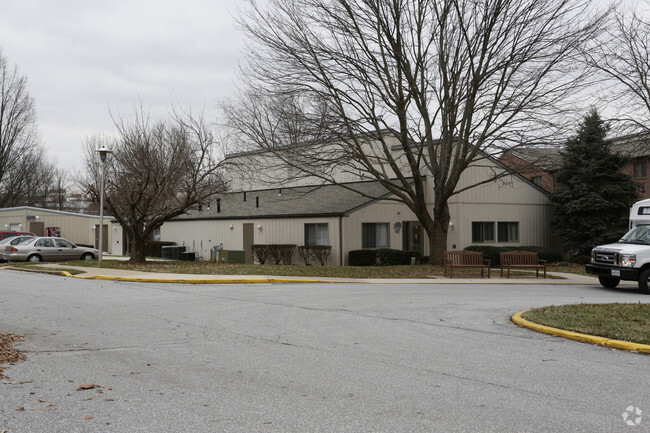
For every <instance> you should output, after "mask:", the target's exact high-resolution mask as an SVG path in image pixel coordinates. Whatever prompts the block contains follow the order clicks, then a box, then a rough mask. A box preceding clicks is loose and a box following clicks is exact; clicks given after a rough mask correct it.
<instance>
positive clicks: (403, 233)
mask: <svg viewBox="0 0 650 433" xmlns="http://www.w3.org/2000/svg"><path fill="white" fill-rule="evenodd" d="M504 169H505V167H504V166H503V165H502V164H500V163H499V162H497V161H494V160H491V159H487V160H483V161H481V166H480V167H472V168H470V169H468V170H466V171H465V173H464V174H463V177H462V178H461V182H460V184H459V190H460V189H462V188H463V187H464V186H467V185H473V184H476V183H479V182H480V181H481V180H483V179H488V178H491V177H492V176H493V174H494V172H495V171H496V170H501V171H503V170H504ZM425 182H426V183H427V185H426V187H425V190H426V191H428V193H429V194H432V191H433V186H432V185H430V184H429V183H430V182H432V180H431V179H430V178H427V179H426V180H425ZM279 184H281V182H279ZM248 185H249V186H251V188H250V189H248V190H240V191H238V192H233V193H228V194H222V195H220V196H218V197H217V198H216V199H215V200H214V201H212V202H211V203H209V204H206V205H204V206H202V207H201V209H200V210H195V211H192V212H190V213H188V214H187V215H184V216H182V217H179V218H177V219H175V220H174V221H170V222H167V223H165V224H164V225H163V226H162V227H161V230H160V232H161V240H163V241H173V242H176V243H177V245H185V246H186V247H187V249H188V251H194V252H196V255H197V258H198V259H205V260H207V259H210V251H211V249H212V248H214V247H216V246H218V247H220V248H222V249H225V250H243V251H245V252H246V257H247V262H249V263H252V262H253V254H252V245H254V244H294V245H298V246H300V245H329V246H331V247H332V253H331V256H330V260H329V264H330V265H334V266H336V265H345V264H347V261H348V253H349V252H350V251H352V250H357V249H363V248H384V247H385V248H393V249H400V250H418V251H421V252H422V253H423V254H424V255H428V251H429V244H428V238H427V235H426V233H425V231H424V230H423V228H422V226H421V225H420V223H419V222H418V221H417V219H416V218H415V215H414V214H413V213H412V212H411V210H410V209H408V207H407V206H406V205H404V204H402V203H399V202H396V201H394V200H390V198H391V196H390V195H389V194H386V190H385V189H383V187H382V186H381V185H379V184H378V183H377V182H355V183H349V184H344V185H343V186H340V185H326V186H318V187H317V186H306V185H303V186H292V187H288V188H287V187H282V188H280V187H274V188H269V187H267V188H259V189H256V188H254V186H257V187H259V186H261V185H253V183H252V182H251V183H248ZM294 185H295V183H294ZM237 186H238V187H239V188H244V187H245V185H244V182H241V181H240V183H239V184H238V185H237ZM346 186H347V187H350V188H353V189H355V190H358V191H361V192H363V193H364V195H365V196H364V195H360V194H358V193H355V192H352V191H351V190H349V189H346ZM368 197H374V198H368ZM427 202H428V203H430V206H433V200H432V197H431V196H429V197H427ZM449 206H450V213H451V220H450V223H449V232H448V242H447V243H448V244H447V249H448V250H454V249H463V248H465V247H467V246H469V245H493V246H509V245H511V246H541V247H552V246H553V243H554V241H553V238H552V235H551V232H550V218H551V214H552V204H551V202H550V201H549V199H548V197H547V192H546V191H545V190H544V189H543V188H541V187H540V186H538V185H536V184H534V183H533V182H531V181H530V180H528V179H526V178H525V177H523V176H520V175H518V174H515V173H510V174H509V175H507V176H505V177H503V178H501V179H499V180H498V181H492V182H489V183H486V184H484V185H481V186H478V187H474V188H472V189H469V190H467V191H464V192H461V193H459V194H457V195H455V196H453V197H452V198H451V200H450V202H449Z"/></svg>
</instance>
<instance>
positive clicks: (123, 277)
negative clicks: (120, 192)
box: [39, 263, 636, 285]
mask: <svg viewBox="0 0 650 433" xmlns="http://www.w3.org/2000/svg"><path fill="white" fill-rule="evenodd" d="M39 267H41V268H43V269H44V270H46V269H47V268H61V267H65V268H68V269H75V270H79V271H82V272H83V273H82V274H79V275H70V274H68V273H66V274H67V275H66V276H69V277H74V278H93V279H103V280H115V281H134V282H165V283H185V284H228V283H290V282H294V283H298V282H313V283H323V282H327V283H373V284H555V285H558V284H563V285H566V284H594V285H598V284H599V283H598V279H597V278H595V277H591V276H585V275H577V274H568V273H559V272H549V273H548V275H549V276H551V275H552V276H555V277H559V278H546V279H544V278H535V276H534V274H533V273H531V276H530V277H517V278H501V277H499V276H497V277H492V278H445V277H435V278H426V279H370V278H366V279H355V278H328V277H313V278H312V277H292V276H277V275H209V274H173V273H158V272H142V271H129V270H121V269H110V268H89V267H83V266H68V265H61V264H60V263H45V264H41V265H39ZM497 275H498V274H497ZM621 284H636V283H633V282H632V283H628V282H621Z"/></svg>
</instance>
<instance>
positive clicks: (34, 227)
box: [29, 221, 45, 236]
mask: <svg viewBox="0 0 650 433" xmlns="http://www.w3.org/2000/svg"><path fill="white" fill-rule="evenodd" d="M29 231H30V232H31V233H34V234H35V235H36V236H45V223H44V222H41V221H38V222H37V221H31V222H30V223H29Z"/></svg>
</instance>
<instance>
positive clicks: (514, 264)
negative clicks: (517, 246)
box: [501, 251, 546, 278]
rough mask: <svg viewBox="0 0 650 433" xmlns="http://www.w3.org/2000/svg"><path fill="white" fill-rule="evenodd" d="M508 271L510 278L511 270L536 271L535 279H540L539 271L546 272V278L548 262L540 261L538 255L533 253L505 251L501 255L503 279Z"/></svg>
mask: <svg viewBox="0 0 650 433" xmlns="http://www.w3.org/2000/svg"><path fill="white" fill-rule="evenodd" d="M504 269H507V270H508V278H510V270H511V269H535V278H539V271H540V270H541V269H543V270H544V278H546V260H540V259H539V258H538V257H537V253H535V252H532V251H505V252H502V253H501V277H502V278H503V270H504Z"/></svg>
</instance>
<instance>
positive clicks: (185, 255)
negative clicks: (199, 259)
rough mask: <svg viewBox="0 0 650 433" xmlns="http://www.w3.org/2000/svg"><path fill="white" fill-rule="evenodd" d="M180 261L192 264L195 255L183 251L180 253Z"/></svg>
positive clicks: (191, 252) (192, 252)
mask: <svg viewBox="0 0 650 433" xmlns="http://www.w3.org/2000/svg"><path fill="white" fill-rule="evenodd" d="M181 260H185V261H188V262H194V261H196V253H195V252H194V251H185V252H183V253H181Z"/></svg>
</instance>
